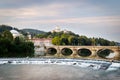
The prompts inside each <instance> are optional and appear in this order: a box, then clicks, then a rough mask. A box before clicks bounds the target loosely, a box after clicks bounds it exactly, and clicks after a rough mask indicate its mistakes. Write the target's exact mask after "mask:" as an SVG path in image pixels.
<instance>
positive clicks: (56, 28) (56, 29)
mask: <svg viewBox="0 0 120 80" xmlns="http://www.w3.org/2000/svg"><path fill="white" fill-rule="evenodd" d="M51 32H52V33H53V32H61V30H60V27H59V26H57V27H55V29H54V30H52V31H51Z"/></svg>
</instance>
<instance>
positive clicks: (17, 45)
mask: <svg viewBox="0 0 120 80" xmlns="http://www.w3.org/2000/svg"><path fill="white" fill-rule="evenodd" d="M28 56H29V57H32V56H34V44H33V43H32V42H28V41H26V40H25V39H24V38H23V37H16V38H13V36H12V34H11V32H10V31H3V32H2V33H0V57H28Z"/></svg>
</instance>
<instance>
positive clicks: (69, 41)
mask: <svg viewBox="0 0 120 80" xmlns="http://www.w3.org/2000/svg"><path fill="white" fill-rule="evenodd" d="M36 37H38V38H52V44H54V45H75V46H84V45H85V46H93V45H94V46H115V45H116V42H114V41H109V40H106V39H104V38H94V37H93V38H88V37H86V36H83V35H81V36H79V35H78V34H75V33H73V32H69V33H64V32H63V31H61V32H53V33H52V32H48V33H45V34H39V35H37V36H36Z"/></svg>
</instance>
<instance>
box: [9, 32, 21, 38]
mask: <svg viewBox="0 0 120 80" xmlns="http://www.w3.org/2000/svg"><path fill="white" fill-rule="evenodd" d="M10 32H11V33H12V35H13V37H14V38H15V37H17V36H20V33H19V32H18V31H16V30H11V31H10Z"/></svg>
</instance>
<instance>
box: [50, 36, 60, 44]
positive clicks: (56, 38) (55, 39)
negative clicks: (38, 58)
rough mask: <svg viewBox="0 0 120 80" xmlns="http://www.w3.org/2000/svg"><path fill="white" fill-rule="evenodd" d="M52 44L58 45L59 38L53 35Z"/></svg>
mask: <svg viewBox="0 0 120 80" xmlns="http://www.w3.org/2000/svg"><path fill="white" fill-rule="evenodd" d="M52 44H54V45H60V44H61V40H60V38H59V37H54V38H53V39H52Z"/></svg>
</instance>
